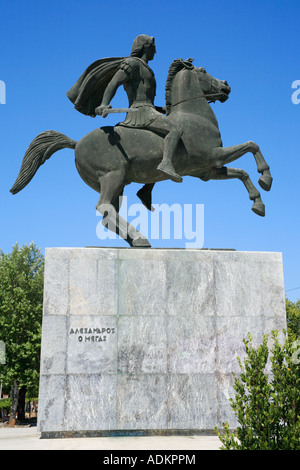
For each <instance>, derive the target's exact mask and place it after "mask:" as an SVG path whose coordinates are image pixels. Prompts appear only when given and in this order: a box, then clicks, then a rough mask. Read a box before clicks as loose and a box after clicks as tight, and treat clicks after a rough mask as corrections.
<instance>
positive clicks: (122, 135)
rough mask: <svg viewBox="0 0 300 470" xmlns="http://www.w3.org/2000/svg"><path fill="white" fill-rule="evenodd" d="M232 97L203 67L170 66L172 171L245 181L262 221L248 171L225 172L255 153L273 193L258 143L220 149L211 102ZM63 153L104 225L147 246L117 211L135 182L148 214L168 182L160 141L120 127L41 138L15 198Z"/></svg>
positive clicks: (28, 153)
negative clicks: (156, 188)
mask: <svg viewBox="0 0 300 470" xmlns="http://www.w3.org/2000/svg"><path fill="white" fill-rule="evenodd" d="M229 93H230V87H229V85H228V84H227V82H226V81H222V80H218V79H216V78H213V77H212V76H211V75H209V74H208V73H207V72H206V70H205V69H203V68H202V67H201V68H199V67H195V66H194V65H193V64H192V63H191V60H190V59H188V60H187V61H183V60H182V59H177V60H175V61H174V62H173V63H172V64H171V66H170V69H169V75H168V79H167V83H166V108H167V116H166V119H170V120H172V121H174V122H175V123H177V124H178V125H179V126H180V128H181V129H182V131H183V133H182V137H181V141H180V142H179V145H178V147H177V150H176V153H175V156H174V159H173V164H174V168H175V169H176V172H177V173H178V174H179V175H181V176H186V175H189V176H195V177H197V178H200V179H201V180H202V181H208V180H211V179H214V180H223V179H232V178H238V179H240V180H241V181H242V182H243V184H244V186H245V188H246V189H247V191H248V193H249V198H250V199H251V200H252V201H253V205H252V210H253V211H254V212H255V213H256V214H258V215H260V216H264V215H265V206H264V204H263V202H262V200H261V197H260V193H259V191H258V190H257V189H256V188H255V186H254V185H253V183H252V181H251V180H250V178H249V175H248V173H246V172H245V171H244V170H239V169H236V168H229V167H226V166H224V165H226V164H228V163H230V162H232V161H234V160H237V159H238V158H240V157H241V156H243V155H244V154H245V153H247V152H251V153H252V154H253V156H254V158H255V161H256V165H257V171H258V172H259V173H261V176H260V178H259V180H258V182H259V184H260V186H261V187H262V188H263V189H264V190H266V191H269V190H270V188H271V184H272V177H271V175H270V171H269V166H268V164H267V163H266V161H265V160H264V158H263V156H262V154H261V152H260V150H259V147H258V145H257V144H256V143H254V142H252V141H249V142H246V143H244V144H240V145H235V146H233V147H225V148H223V146H222V140H221V136H220V132H219V127H218V122H217V119H216V117H215V114H214V112H213V111H212V109H211V107H210V105H209V101H216V100H219V101H221V102H224V101H226V100H227V99H228V96H229ZM63 148H71V149H75V164H76V168H77V170H78V172H79V175H80V176H81V178H82V179H83V180H84V181H85V183H87V184H88V185H89V186H90V187H91V188H93V189H94V190H95V191H97V192H98V193H100V199H99V201H98V203H97V206H96V207H97V210H98V211H99V212H100V213H101V214H102V215H103V221H102V223H103V224H104V225H105V226H106V227H107V228H108V229H110V230H112V231H114V232H115V233H117V234H119V235H120V236H121V237H122V238H123V239H124V240H126V241H127V242H128V243H129V245H130V246H141V247H149V246H150V243H149V241H148V240H147V239H146V238H145V237H144V236H143V235H142V234H141V233H140V232H138V231H137V230H136V228H135V227H133V226H132V225H130V224H128V223H127V221H126V220H124V219H123V218H122V217H121V216H120V215H119V210H120V206H121V203H122V195H123V190H124V187H125V186H126V185H128V184H130V183H132V182H136V183H142V184H143V185H144V186H143V188H141V189H140V190H139V191H138V193H137V194H138V196H139V197H140V199H141V200H142V201H143V202H144V204H145V205H146V206H147V207H148V208H149V209H151V190H152V188H153V185H154V184H155V183H156V182H159V181H162V180H165V179H167V177H166V176H164V175H163V174H162V173H161V172H159V171H157V169H156V168H157V166H158V164H159V163H160V161H161V159H162V154H163V136H160V135H158V134H155V133H153V132H151V131H149V130H147V129H136V128H128V127H125V126H121V125H117V126H115V127H102V128H98V129H95V130H93V131H92V132H90V133H89V134H87V135H86V136H85V137H83V138H82V139H81V140H80V141H79V142H76V141H74V140H72V139H70V138H69V137H67V136H65V135H63V134H61V133H59V132H57V131H45V132H42V133H41V134H39V135H38V136H37V137H36V138H35V139H34V140H33V141H32V142H31V144H30V145H29V147H28V149H27V151H26V153H25V155H24V159H23V162H22V166H21V169H20V173H19V175H18V177H17V180H16V182H15V184H14V186H13V187H12V189H11V190H10V191H11V192H12V193H13V194H16V193H17V192H19V191H21V190H22V189H23V188H24V187H25V186H26V185H27V184H28V183H29V182H30V181H31V179H32V178H33V176H34V175H35V173H36V171H37V170H38V168H39V167H40V166H41V165H42V164H43V163H44V162H45V161H46V160H47V159H48V158H50V157H51V155H53V153H55V152H56V151H57V150H60V149H63Z"/></svg>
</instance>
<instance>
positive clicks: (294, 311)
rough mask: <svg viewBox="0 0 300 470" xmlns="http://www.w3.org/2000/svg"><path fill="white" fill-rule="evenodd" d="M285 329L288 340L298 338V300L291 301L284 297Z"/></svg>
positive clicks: (299, 316) (299, 304) (299, 323)
mask: <svg viewBox="0 0 300 470" xmlns="http://www.w3.org/2000/svg"><path fill="white" fill-rule="evenodd" d="M286 320H287V331H288V336H289V339H290V341H292V342H293V341H297V340H299V339H300V300H298V301H297V302H291V301H290V300H288V299H286Z"/></svg>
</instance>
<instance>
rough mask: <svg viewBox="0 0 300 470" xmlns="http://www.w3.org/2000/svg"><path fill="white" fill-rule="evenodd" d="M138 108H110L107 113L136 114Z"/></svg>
mask: <svg viewBox="0 0 300 470" xmlns="http://www.w3.org/2000/svg"><path fill="white" fill-rule="evenodd" d="M137 111H138V108H109V109H106V110H105V112H106V113H108V114H111V113H136V112H137Z"/></svg>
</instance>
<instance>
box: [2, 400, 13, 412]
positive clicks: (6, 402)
mask: <svg viewBox="0 0 300 470" xmlns="http://www.w3.org/2000/svg"><path fill="white" fill-rule="evenodd" d="M11 404H12V401H11V399H10V398H1V399H0V410H1V409H6V410H8V411H9V410H10V407H11Z"/></svg>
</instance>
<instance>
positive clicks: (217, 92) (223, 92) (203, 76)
mask: <svg viewBox="0 0 300 470" xmlns="http://www.w3.org/2000/svg"><path fill="white" fill-rule="evenodd" d="M194 72H195V74H196V77H197V79H198V80H199V82H200V86H201V89H202V91H203V94H204V96H205V98H206V99H207V101H213V102H215V101H217V100H218V101H221V103H224V102H225V101H226V100H228V97H229V93H230V92H231V88H230V86H229V85H228V83H227V81H226V80H219V79H218V78H214V77H213V76H212V75H210V74H209V73H207V72H206V70H205V68H203V67H194Z"/></svg>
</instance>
